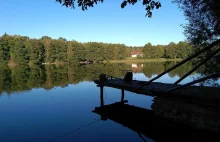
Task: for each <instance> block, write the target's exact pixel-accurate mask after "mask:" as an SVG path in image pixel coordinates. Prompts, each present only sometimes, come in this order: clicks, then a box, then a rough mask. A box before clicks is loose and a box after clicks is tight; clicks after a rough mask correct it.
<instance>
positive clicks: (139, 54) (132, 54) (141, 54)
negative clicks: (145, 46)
mask: <svg viewBox="0 0 220 142" xmlns="http://www.w3.org/2000/svg"><path fill="white" fill-rule="evenodd" d="M138 56H140V57H143V53H142V52H138V51H133V52H131V57H138Z"/></svg>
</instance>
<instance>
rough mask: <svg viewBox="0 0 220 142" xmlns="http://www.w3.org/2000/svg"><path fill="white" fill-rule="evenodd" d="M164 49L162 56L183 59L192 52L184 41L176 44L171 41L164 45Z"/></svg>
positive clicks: (190, 47)
mask: <svg viewBox="0 0 220 142" xmlns="http://www.w3.org/2000/svg"><path fill="white" fill-rule="evenodd" d="M164 49H165V55H164V57H165V58H170V59H175V58H182V59H185V58H187V57H188V56H189V55H190V54H191V53H192V46H191V45H190V44H188V43H186V42H179V43H178V44H175V43H173V42H171V43H169V44H168V45H167V46H165V47H164Z"/></svg>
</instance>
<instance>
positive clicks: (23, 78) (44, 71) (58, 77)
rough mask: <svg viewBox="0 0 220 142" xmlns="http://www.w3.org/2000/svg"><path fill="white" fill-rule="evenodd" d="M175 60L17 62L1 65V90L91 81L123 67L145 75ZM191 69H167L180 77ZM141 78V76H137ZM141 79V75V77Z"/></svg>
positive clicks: (119, 72) (116, 74) (120, 72)
mask: <svg viewBox="0 0 220 142" xmlns="http://www.w3.org/2000/svg"><path fill="white" fill-rule="evenodd" d="M174 64H175V63H174V62H164V63H161V62H160V63H157V62H153V63H145V64H123V63H121V64H93V65H83V66H79V65H78V64H76V65H63V66H56V65H45V66H32V67H29V66H18V67H14V68H9V67H7V66H3V67H1V70H0V93H2V92H7V93H8V94H10V93H12V92H22V91H26V90H31V89H33V88H44V89H47V90H48V89H52V88H54V87H57V86H60V87H65V86H67V85H68V84H78V83H80V82H83V81H92V80H94V79H97V78H98V75H99V74H100V73H105V74H107V75H110V76H114V77H123V76H124V72H123V70H128V69H129V70H132V71H133V73H134V74H136V73H143V74H144V75H145V76H146V78H151V77H152V76H154V75H156V74H159V73H161V72H163V71H164V70H165V69H167V68H169V67H171V66H173V65H174ZM190 69H191V65H189V64H186V65H183V66H182V67H180V68H178V69H176V70H174V71H172V72H170V73H169V74H168V75H169V77H170V78H173V77H176V76H178V77H181V76H183V75H184V73H185V72H187V71H189V70H190ZM139 79H140V78H139ZM142 80H143V79H142Z"/></svg>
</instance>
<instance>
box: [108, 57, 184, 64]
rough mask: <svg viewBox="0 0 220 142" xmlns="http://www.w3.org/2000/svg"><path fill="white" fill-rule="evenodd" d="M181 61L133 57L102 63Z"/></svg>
mask: <svg viewBox="0 0 220 142" xmlns="http://www.w3.org/2000/svg"><path fill="white" fill-rule="evenodd" d="M181 60H182V59H179V58H178V59H166V58H158V59H137V58H135V57H128V58H127V59H124V60H109V61H104V62H105V63H107V62H110V63H136V62H138V63H144V62H167V61H181Z"/></svg>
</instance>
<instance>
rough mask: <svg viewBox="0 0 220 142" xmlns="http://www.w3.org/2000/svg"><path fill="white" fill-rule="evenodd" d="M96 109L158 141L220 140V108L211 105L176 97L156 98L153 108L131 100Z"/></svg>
mask: <svg viewBox="0 0 220 142" xmlns="http://www.w3.org/2000/svg"><path fill="white" fill-rule="evenodd" d="M103 98H104V97H103V95H102V94H100V100H101V104H100V107H95V109H94V110H93V111H92V112H94V113H96V114H98V115H100V117H101V119H102V120H103V121H105V120H108V119H109V120H112V121H113V122H115V123H118V124H121V125H122V126H124V127H127V128H128V129H130V130H132V131H134V132H135V133H137V134H138V135H139V137H140V139H142V140H143V141H144V142H146V141H147V140H146V138H145V137H147V138H148V139H152V140H153V141H156V142H167V141H169V142H186V141H190V142H191V141H192V142H208V141H210V142H219V140H220V138H219V134H220V114H219V112H220V108H213V107H207V105H204V104H203V103H204V102H202V103H199V102H197V103H196V104H195V103H192V102H190V101H189V100H188V101H187V100H183V99H180V98H175V97H168V98H167V97H155V98H154V102H153V104H152V106H151V108H152V110H148V109H145V108H140V107H137V106H134V105H129V104H126V103H127V102H128V101H127V100H123V98H124V95H123V94H122V99H121V101H120V102H116V103H112V104H108V105H104V104H103V100H102V99H103Z"/></svg>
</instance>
